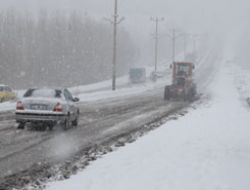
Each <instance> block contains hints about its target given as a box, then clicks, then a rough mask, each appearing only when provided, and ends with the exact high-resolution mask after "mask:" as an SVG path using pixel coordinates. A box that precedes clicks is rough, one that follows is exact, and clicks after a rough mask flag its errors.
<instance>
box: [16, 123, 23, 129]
mask: <svg viewBox="0 0 250 190" xmlns="http://www.w3.org/2000/svg"><path fill="white" fill-rule="evenodd" d="M24 127H25V123H18V126H17V129H24Z"/></svg>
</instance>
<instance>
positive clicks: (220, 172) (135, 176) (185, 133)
mask: <svg viewBox="0 0 250 190" xmlns="http://www.w3.org/2000/svg"><path fill="white" fill-rule="evenodd" d="M224 64H226V65H223V66H227V67H223V68H222V69H220V71H219V72H218V73H217V75H216V77H215V79H214V81H213V82H212V83H211V84H210V86H209V88H207V95H208V96H207V98H208V100H206V101H204V103H203V104H201V105H198V107H197V108H196V109H192V108H190V110H189V113H188V114H187V115H185V116H184V117H181V118H179V119H178V120H173V121H170V122H168V123H166V124H165V125H164V126H162V127H161V128H159V129H157V130H155V131H153V132H151V133H150V134H148V135H146V136H145V137H143V138H141V139H139V140H138V141H137V142H135V143H133V144H129V145H127V146H126V147H124V148H121V149H119V150H118V151H116V152H113V153H110V154H108V155H105V156H104V157H103V158H102V159H99V160H97V161H96V162H94V163H92V164H91V165H90V166H89V167H88V168H87V169H85V170H84V171H83V172H81V173H79V174H77V175H75V176H72V177H71V179H69V180H67V181H60V182H54V183H51V184H49V185H48V188H47V190H68V189H74V190H83V189H88V190H117V189H119V190H128V189H135V190H138V189H144V190H152V189H157V190H184V189H185V190H201V189H202V190H249V189H250V181H249V176H250V127H249V123H250V111H249V109H247V107H245V106H243V104H242V98H241V95H240V93H239V91H238V86H237V84H239V83H237V80H236V78H237V77H236V76H242V75H241V70H235V69H233V68H234V67H233V66H229V65H228V64H229V63H227V62H225V63H224ZM230 64H231V63H230ZM235 77H236V78H235ZM241 84H242V83H241ZM242 88H243V87H242ZM244 88H246V87H245V86H244Z"/></svg>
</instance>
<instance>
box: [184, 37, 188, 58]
mask: <svg viewBox="0 0 250 190" xmlns="http://www.w3.org/2000/svg"><path fill="white" fill-rule="evenodd" d="M186 53H187V34H184V35H183V60H185V58H186Z"/></svg>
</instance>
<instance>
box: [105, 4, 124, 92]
mask: <svg viewBox="0 0 250 190" xmlns="http://www.w3.org/2000/svg"><path fill="white" fill-rule="evenodd" d="M104 19H105V20H107V21H109V22H110V23H111V24H112V25H113V57H112V90H113V91H115V90H116V65H117V63H116V62H117V25H118V24H120V23H121V22H122V21H123V20H124V17H122V18H120V19H119V15H118V2H117V0H115V1H114V15H113V19H107V18H104Z"/></svg>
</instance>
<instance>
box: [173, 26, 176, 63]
mask: <svg viewBox="0 0 250 190" xmlns="http://www.w3.org/2000/svg"><path fill="white" fill-rule="evenodd" d="M172 41H173V42H172V46H173V47H172V53H173V55H172V59H173V63H174V62H175V42H176V32H175V29H173V31H172Z"/></svg>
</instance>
